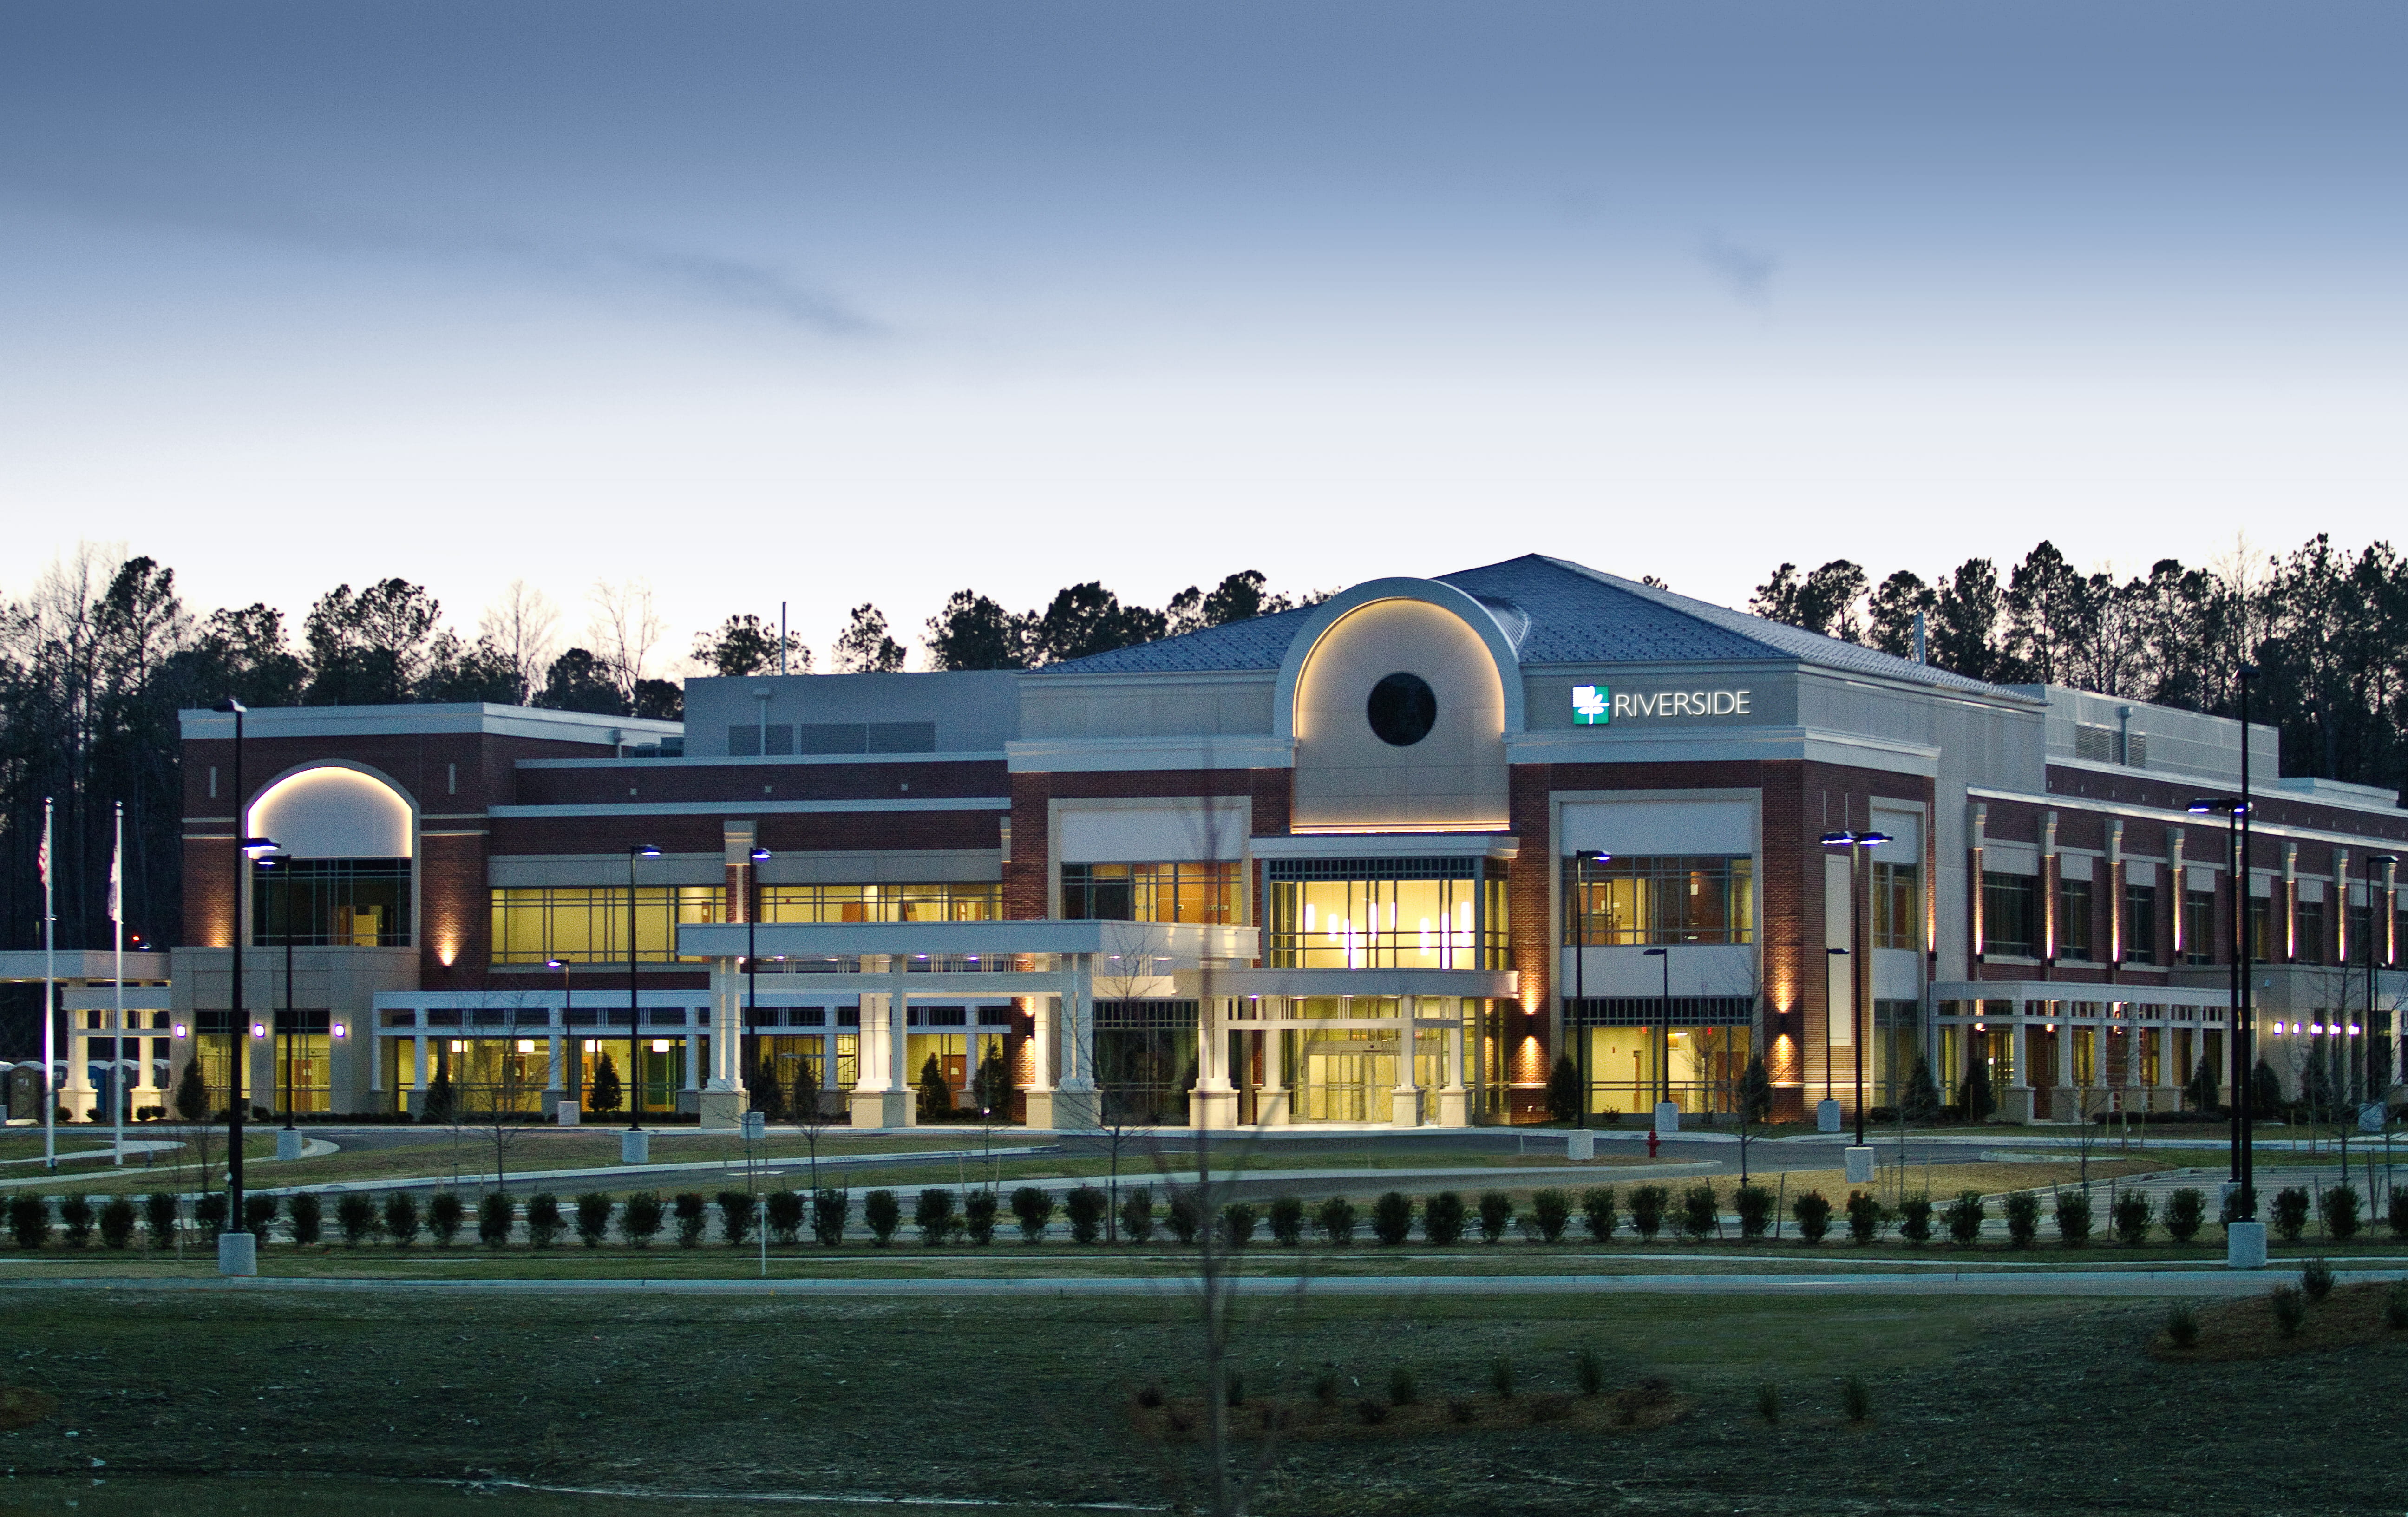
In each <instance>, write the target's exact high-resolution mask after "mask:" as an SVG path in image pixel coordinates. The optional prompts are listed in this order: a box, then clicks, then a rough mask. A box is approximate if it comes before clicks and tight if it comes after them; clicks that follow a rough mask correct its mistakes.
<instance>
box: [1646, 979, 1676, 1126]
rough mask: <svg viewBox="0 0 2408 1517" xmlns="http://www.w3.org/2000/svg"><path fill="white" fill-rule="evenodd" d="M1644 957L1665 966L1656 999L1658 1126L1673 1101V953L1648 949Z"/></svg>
mask: <svg viewBox="0 0 2408 1517" xmlns="http://www.w3.org/2000/svg"><path fill="white" fill-rule="evenodd" d="M1641 956H1642V957H1645V958H1650V959H1656V960H1659V961H1661V963H1662V964H1663V966H1664V991H1663V994H1662V995H1658V996H1657V997H1656V1048H1655V1057H1656V1079H1655V1081H1654V1084H1655V1086H1656V1089H1655V1091H1654V1092H1653V1093H1652V1094H1653V1095H1655V1097H1656V1118H1655V1120H1656V1126H1658V1127H1661V1126H1662V1125H1663V1123H1664V1103H1665V1102H1666V1101H1668V1100H1670V1099H1671V1089H1672V1087H1671V1083H1670V1074H1671V1072H1670V1070H1669V1069H1668V1068H1666V1067H1665V1066H1667V1065H1669V1064H1670V1062H1671V1057H1670V1056H1671V1052H1672V1051H1671V1047H1670V1044H1671V1041H1672V951H1671V950H1670V949H1669V948H1651V949H1648V950H1647V951H1646V952H1644V953H1643V954H1642V955H1641Z"/></svg>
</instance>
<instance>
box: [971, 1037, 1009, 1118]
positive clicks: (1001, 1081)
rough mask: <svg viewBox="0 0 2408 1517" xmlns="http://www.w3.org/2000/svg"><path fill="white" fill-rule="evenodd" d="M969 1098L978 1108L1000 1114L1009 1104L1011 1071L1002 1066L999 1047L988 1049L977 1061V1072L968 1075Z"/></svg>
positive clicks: (1001, 1055) (1007, 1108) (1001, 1054)
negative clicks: (984, 1055) (983, 1056)
mask: <svg viewBox="0 0 2408 1517" xmlns="http://www.w3.org/2000/svg"><path fill="white" fill-rule="evenodd" d="M970 1098H971V1099H972V1100H974V1101H976V1102H978V1104H979V1109H980V1110H982V1111H985V1112H988V1113H990V1114H992V1115H995V1116H1001V1115H1003V1114H1004V1113H1005V1112H1006V1111H1007V1110H1009V1109H1010V1108H1011V1070H1009V1069H1007V1068H1005V1067H1004V1063H1003V1052H1002V1051H1001V1050H1000V1049H989V1050H988V1051H987V1055H986V1057H985V1058H984V1059H982V1060H981V1061H979V1066H978V1073H977V1074H976V1075H973V1076H972V1077H970Z"/></svg>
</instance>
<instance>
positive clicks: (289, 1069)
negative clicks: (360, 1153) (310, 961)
mask: <svg viewBox="0 0 2408 1517" xmlns="http://www.w3.org/2000/svg"><path fill="white" fill-rule="evenodd" d="M292 865H293V861H292V860H291V859H290V858H289V857H287V856H286V855H284V854H281V853H279V854H276V855H273V856H271V857H268V858H264V859H261V860H260V861H259V866H260V867H261V868H263V869H273V870H275V871H276V875H275V879H276V907H277V914H278V917H279V920H280V923H281V925H282V927H283V933H282V937H283V938H284V1021H283V1026H282V1027H281V1028H280V1029H279V1031H281V1032H282V1033H283V1035H284V1130H285V1131H286V1132H288V1133H289V1132H294V1131H295V1130H296V1129H295V1128H294V1125H293V867H292Z"/></svg>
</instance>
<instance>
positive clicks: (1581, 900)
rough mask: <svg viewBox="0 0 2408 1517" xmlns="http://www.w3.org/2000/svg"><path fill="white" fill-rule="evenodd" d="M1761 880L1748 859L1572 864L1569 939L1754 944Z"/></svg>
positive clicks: (1593, 943) (1567, 884)
mask: <svg viewBox="0 0 2408 1517" xmlns="http://www.w3.org/2000/svg"><path fill="white" fill-rule="evenodd" d="M1912 872H1913V871H1912V869H1911V868H1910V870H1909V873H1910V875H1911V874H1912ZM1755 883H1756V866H1755V862H1754V861H1753V860H1751V859H1748V858H1744V857H1738V858H1726V857H1720V856H1715V855H1706V856H1694V855H1687V854H1664V855H1660V856H1655V857H1643V856H1642V857H1637V858H1610V859H1596V860H1591V861H1589V862H1587V863H1586V864H1583V863H1582V862H1581V861H1580V860H1578V859H1566V860H1565V861H1564V941H1565V942H1566V943H1567V944H1576V943H1584V944H1586V945H1588V946H1590V947H1599V946H1622V945H1656V944H1665V943H1752V942H1754V941H1755V940H1756V890H1755Z"/></svg>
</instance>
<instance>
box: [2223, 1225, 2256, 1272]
mask: <svg viewBox="0 0 2408 1517" xmlns="http://www.w3.org/2000/svg"><path fill="white" fill-rule="evenodd" d="M2224 1267H2226V1268H2227V1269H2263V1268H2265V1267H2266V1224H2264V1223H2262V1222H2231V1223H2227V1224H2224Z"/></svg>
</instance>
